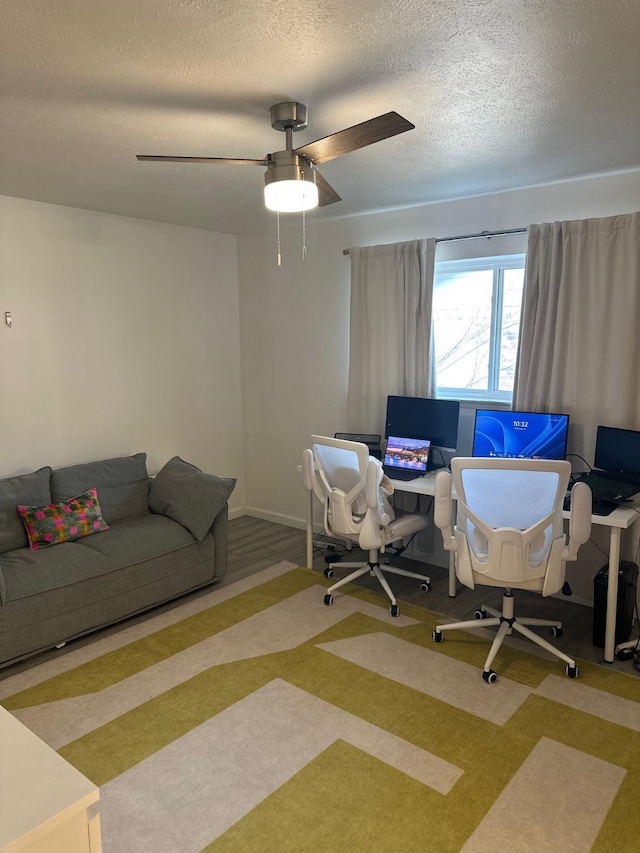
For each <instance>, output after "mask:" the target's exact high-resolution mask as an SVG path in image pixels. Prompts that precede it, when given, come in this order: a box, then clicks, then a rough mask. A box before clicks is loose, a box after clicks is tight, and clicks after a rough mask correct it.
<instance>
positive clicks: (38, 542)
mask: <svg viewBox="0 0 640 853" xmlns="http://www.w3.org/2000/svg"><path fill="white" fill-rule="evenodd" d="M18 512H19V514H20V517H21V518H22V521H23V522H24V526H25V529H26V531H27V536H28V537H29V548H30V549H31V550H32V551H37V550H38V548H48V547H49V546H50V545H59V544H60V543H61V542H72V541H73V540H74V539H82V537H83V536H90V535H91V534H92V533H99V532H100V531H101V530H108V529H109V527H108V526H107V524H105V521H104V519H103V517H102V512H101V510H100V502H99V500H98V492H97V490H96V489H88V490H87V491H86V492H84V493H83V494H81V495H78V496H77V497H75V498H69V500H68V501H62V502H61V503H57V504H55V503H50V504H44V505H43V506H22V505H18Z"/></svg>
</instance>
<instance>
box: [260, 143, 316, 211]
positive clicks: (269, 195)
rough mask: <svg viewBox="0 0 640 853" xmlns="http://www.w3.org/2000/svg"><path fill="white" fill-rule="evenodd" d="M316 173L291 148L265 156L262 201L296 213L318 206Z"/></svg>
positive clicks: (275, 207) (273, 207) (275, 209)
mask: <svg viewBox="0 0 640 853" xmlns="http://www.w3.org/2000/svg"><path fill="white" fill-rule="evenodd" d="M318 201H319V196H318V187H317V186H316V173H315V170H314V168H313V166H312V165H311V163H309V161H308V160H305V159H304V158H303V157H298V155H297V154H294V153H293V152H292V151H276V152H275V154H271V155H270V156H269V165H268V168H267V171H266V173H265V176H264V203H265V205H266V207H267V208H268V209H269V210H274V211H276V212H277V213H299V212H300V211H303V210H311V209H312V208H314V207H317V206H318Z"/></svg>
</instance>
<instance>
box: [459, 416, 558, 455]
mask: <svg viewBox="0 0 640 853" xmlns="http://www.w3.org/2000/svg"><path fill="white" fill-rule="evenodd" d="M568 431H569V415H562V414H547V413H540V412H501V411H492V410H491V411H490V410H488V409H478V410H477V411H476V424H475V430H474V434H473V456H496V457H498V458H500V459H564V458H565V456H566V453H567V436H568Z"/></svg>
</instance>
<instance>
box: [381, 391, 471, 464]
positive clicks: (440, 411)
mask: <svg viewBox="0 0 640 853" xmlns="http://www.w3.org/2000/svg"><path fill="white" fill-rule="evenodd" d="M459 414H460V403H459V401H458V400H436V399H435V398H432V397H399V396H396V395H389V396H388V397H387V422H386V426H385V433H384V434H385V437H387V438H388V437H389V436H390V435H403V436H406V437H407V438H419V439H422V440H425V441H430V442H431V446H432V447H439V448H442V449H443V450H451V451H455V449H456V447H457V444H458V417H459Z"/></svg>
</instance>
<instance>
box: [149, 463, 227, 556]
mask: <svg viewBox="0 0 640 853" xmlns="http://www.w3.org/2000/svg"><path fill="white" fill-rule="evenodd" d="M235 485H236V480H235V479H234V478H231V477H217V476H216V475H215V474H205V473H204V472H203V471H201V470H200V469H199V468H196V466H195V465H191V464H190V463H189V462H185V461H184V460H183V459H181V458H180V457H179V456H174V457H173V459H170V460H169V461H168V462H167V464H166V465H165V466H164V468H162V469H161V470H160V471H159V472H158V474H157V475H156V477H155V478H154V479H153V480H152V481H151V489H150V491H149V509H150V510H151V512H155V513H158V514H159V515H167V516H169V518H172V519H173V520H174V521H177V522H178V524H181V525H182V526H183V527H186V528H187V530H188V531H189V532H190V533H191V535H192V536H193V537H194V538H195V539H197V540H198V542H201V541H202V540H203V539H204V537H205V536H206V535H207V532H208V531H209V529H210V528H211V525H212V524H213V522H214V520H215V518H216V516H217V515H218V513H219V512H220V510H221V509H222V508H223V506H224V505H225V503H226V502H227V500H228V498H229V495H230V494H231V492H232V491H233V490H234V488H235Z"/></svg>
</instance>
